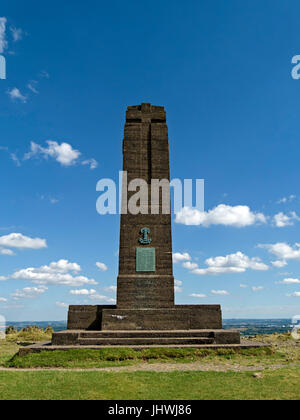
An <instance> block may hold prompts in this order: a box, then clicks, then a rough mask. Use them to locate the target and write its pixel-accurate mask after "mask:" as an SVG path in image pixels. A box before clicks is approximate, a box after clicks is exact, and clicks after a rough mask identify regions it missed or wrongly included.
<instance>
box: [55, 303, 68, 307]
mask: <svg viewBox="0 0 300 420" xmlns="http://www.w3.org/2000/svg"><path fill="white" fill-rule="evenodd" d="M56 306H58V307H59V308H68V306H69V305H68V304H67V303H64V302H56Z"/></svg>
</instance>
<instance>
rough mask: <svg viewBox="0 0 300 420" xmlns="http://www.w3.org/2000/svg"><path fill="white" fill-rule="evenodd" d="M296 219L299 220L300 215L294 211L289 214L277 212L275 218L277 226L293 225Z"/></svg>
mask: <svg viewBox="0 0 300 420" xmlns="http://www.w3.org/2000/svg"><path fill="white" fill-rule="evenodd" d="M294 220H299V217H298V216H297V214H296V213H295V212H294V211H291V212H290V213H289V214H284V213H282V212H280V213H277V214H275V216H274V218H273V222H274V224H275V226H277V227H285V226H293V224H294Z"/></svg>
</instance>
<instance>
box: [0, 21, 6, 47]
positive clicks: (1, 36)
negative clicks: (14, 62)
mask: <svg viewBox="0 0 300 420" xmlns="http://www.w3.org/2000/svg"><path fill="white" fill-rule="evenodd" d="M6 22H7V19H6V18H5V17H0V54H2V53H3V52H4V50H5V48H6V47H7V41H6V36H5V31H6Z"/></svg>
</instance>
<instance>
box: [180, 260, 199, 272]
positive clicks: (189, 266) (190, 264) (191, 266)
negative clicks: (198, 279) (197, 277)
mask: <svg viewBox="0 0 300 420" xmlns="http://www.w3.org/2000/svg"><path fill="white" fill-rule="evenodd" d="M182 267H184V268H187V269H188V270H195V269H196V268H198V264H197V263H193V262H191V261H186V262H184V263H183V264H182Z"/></svg>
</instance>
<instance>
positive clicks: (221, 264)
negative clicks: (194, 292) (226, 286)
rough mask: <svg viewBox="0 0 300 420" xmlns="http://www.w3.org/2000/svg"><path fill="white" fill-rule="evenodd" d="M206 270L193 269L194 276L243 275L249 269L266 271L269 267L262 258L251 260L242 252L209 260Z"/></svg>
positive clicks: (206, 262)
mask: <svg viewBox="0 0 300 420" xmlns="http://www.w3.org/2000/svg"><path fill="white" fill-rule="evenodd" d="M205 264H206V265H207V266H208V267H206V268H193V269H192V270H191V271H192V273H194V274H199V275H207V274H226V273H243V272H245V271H246V270H247V269H251V270H258V271H265V270H268V269H269V267H268V266H267V265H266V264H264V263H262V262H261V260H260V258H257V257H253V258H249V257H248V256H247V255H245V254H243V253H242V252H236V253H235V254H230V255H226V256H225V257H222V256H220V257H215V258H208V259H206V260H205Z"/></svg>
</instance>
